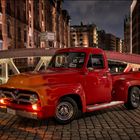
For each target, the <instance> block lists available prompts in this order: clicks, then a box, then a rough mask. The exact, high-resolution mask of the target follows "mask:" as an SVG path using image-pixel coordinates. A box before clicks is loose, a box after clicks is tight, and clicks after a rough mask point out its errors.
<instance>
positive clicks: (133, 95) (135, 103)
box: [131, 91, 140, 106]
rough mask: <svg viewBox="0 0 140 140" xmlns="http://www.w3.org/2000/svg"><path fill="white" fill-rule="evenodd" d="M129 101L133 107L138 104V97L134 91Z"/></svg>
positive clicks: (139, 99)
mask: <svg viewBox="0 0 140 140" xmlns="http://www.w3.org/2000/svg"><path fill="white" fill-rule="evenodd" d="M131 101H132V104H133V105H134V106H138V104H139V102H140V96H139V94H138V93H137V92H136V91H133V93H132V95H131Z"/></svg>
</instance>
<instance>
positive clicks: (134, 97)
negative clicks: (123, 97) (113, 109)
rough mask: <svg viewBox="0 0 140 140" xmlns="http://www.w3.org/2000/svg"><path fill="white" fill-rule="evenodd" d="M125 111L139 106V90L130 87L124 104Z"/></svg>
mask: <svg viewBox="0 0 140 140" xmlns="http://www.w3.org/2000/svg"><path fill="white" fill-rule="evenodd" d="M124 105H125V107H126V108H127V109H136V108H138V107H139V105H140V89H139V88H138V87H132V88H131V89H130V92H129V93H128V101H127V102H126V103H125V104H124Z"/></svg>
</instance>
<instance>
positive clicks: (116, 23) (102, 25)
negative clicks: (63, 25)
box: [63, 0, 132, 38]
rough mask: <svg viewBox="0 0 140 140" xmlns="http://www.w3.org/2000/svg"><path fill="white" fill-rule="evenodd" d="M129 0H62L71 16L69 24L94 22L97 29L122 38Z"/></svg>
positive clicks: (64, 7)
mask: <svg viewBox="0 0 140 140" xmlns="http://www.w3.org/2000/svg"><path fill="white" fill-rule="evenodd" d="M131 3H132V1H131V0H64V3H63V9H66V10H68V12H69V14H70V16H71V25H80V23H81V21H82V22H83V24H91V23H94V24H96V25H97V27H98V28H99V29H104V30H105V31H106V32H107V33H112V34H114V35H116V36H117V37H121V38H123V22H124V17H125V15H127V14H129V10H130V5H131Z"/></svg>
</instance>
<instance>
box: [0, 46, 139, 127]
mask: <svg viewBox="0 0 140 140" xmlns="http://www.w3.org/2000/svg"><path fill="white" fill-rule="evenodd" d="M120 104H124V105H125V107H126V108H128V109H136V108H138V107H139V105H140V72H128V73H121V74H120V73H119V74H111V73H110V72H109V68H108V62H107V58H106V55H105V53H104V51H103V50H101V49H98V48H66V49H60V50H58V51H56V53H55V55H54V56H53V57H52V59H51V61H50V63H49V65H48V68H47V70H44V71H39V72H28V73H22V74H19V75H14V76H12V77H11V78H9V80H8V82H7V83H6V84H3V85H1V86H0V106H1V108H5V110H6V112H7V113H10V114H13V115H18V116H22V117H27V118H33V119H46V118H48V117H54V118H55V119H56V121H57V122H59V123H61V124H66V123H69V122H71V121H72V120H73V119H75V118H77V116H78V115H79V114H81V113H85V112H91V111H95V110H99V109H103V108H108V107H112V106H115V105H120Z"/></svg>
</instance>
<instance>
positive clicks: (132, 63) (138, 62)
mask: <svg viewBox="0 0 140 140" xmlns="http://www.w3.org/2000/svg"><path fill="white" fill-rule="evenodd" d="M56 50H57V49H56V48H53V49H45V48H30V49H14V50H2V51H0V66H1V76H0V83H5V82H6V81H7V80H8V78H9V69H10V70H12V72H13V74H19V73H20V70H19V68H17V66H16V65H15V62H14V59H21V58H30V57H33V58H39V61H38V63H37V64H36V66H35V67H34V71H39V70H40V68H41V67H42V66H43V65H45V67H47V64H48V63H49V61H50V58H51V56H52V55H53V54H54V53H55V51H56ZM105 52H106V55H107V59H108V60H111V61H117V62H123V63H126V64H128V66H127V69H128V67H129V68H130V67H132V68H140V55H133V54H122V53H118V52H111V51H105Z"/></svg>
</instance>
